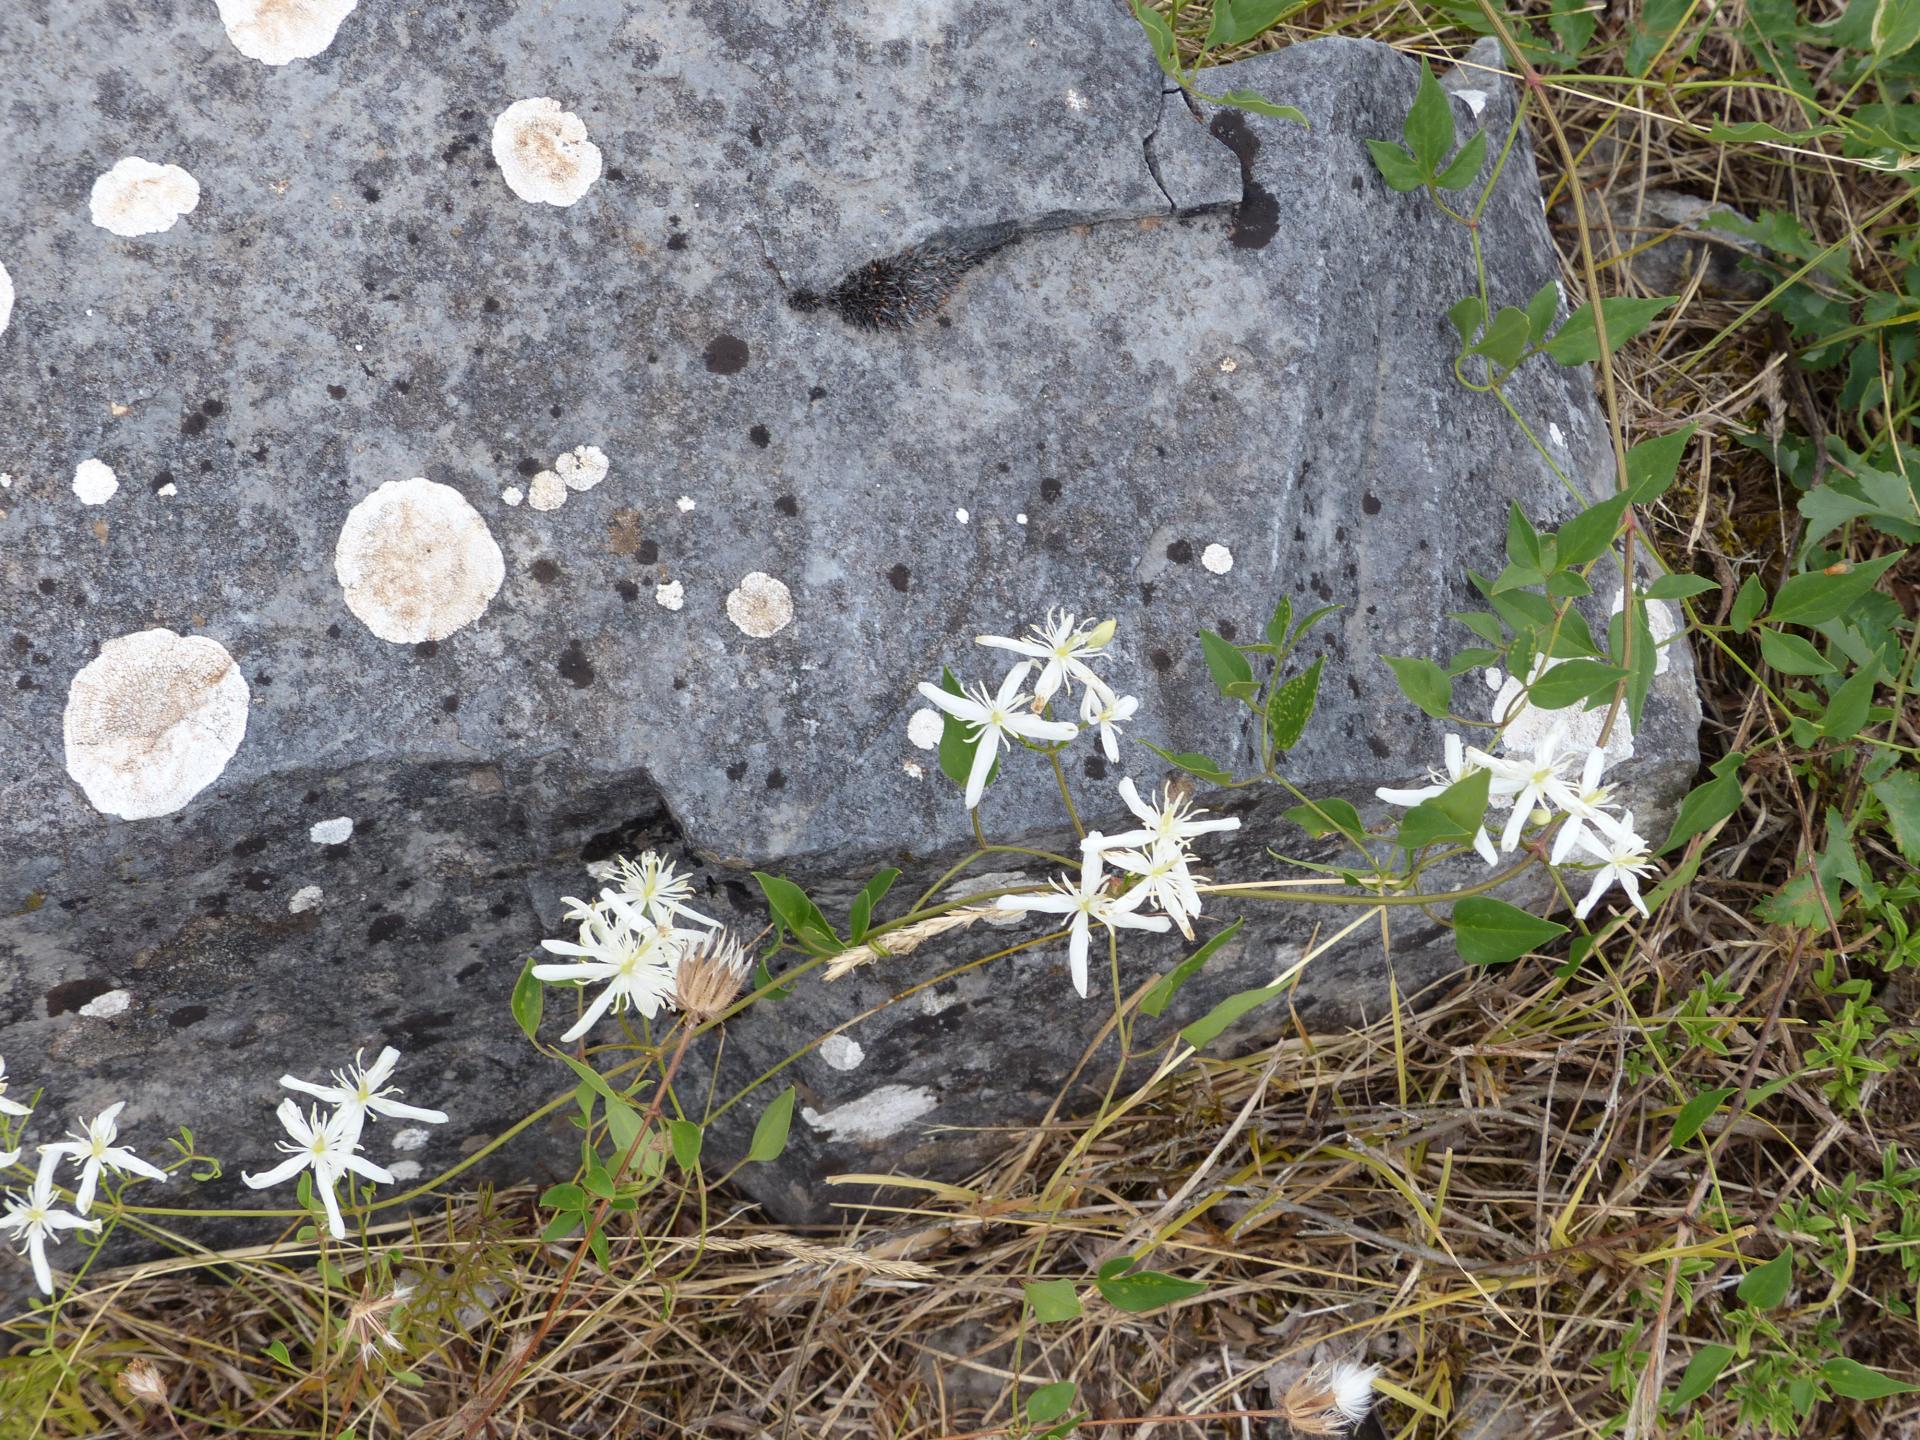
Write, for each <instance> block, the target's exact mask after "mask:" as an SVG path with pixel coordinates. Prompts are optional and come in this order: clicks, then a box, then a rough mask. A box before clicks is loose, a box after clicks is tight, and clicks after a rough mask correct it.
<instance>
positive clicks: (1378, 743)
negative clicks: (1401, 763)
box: [1367, 735, 1393, 760]
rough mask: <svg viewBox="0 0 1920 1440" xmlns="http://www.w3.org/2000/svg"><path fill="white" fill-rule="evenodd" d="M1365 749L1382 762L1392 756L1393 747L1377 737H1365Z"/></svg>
mask: <svg viewBox="0 0 1920 1440" xmlns="http://www.w3.org/2000/svg"><path fill="white" fill-rule="evenodd" d="M1367 748H1368V749H1369V750H1371V751H1372V752H1373V753H1374V754H1375V755H1377V756H1378V757H1379V758H1380V759H1382V760H1385V759H1386V758H1387V757H1388V756H1390V755H1392V754H1393V747H1392V746H1391V745H1389V744H1387V742H1386V741H1384V740H1382V739H1381V738H1380V737H1379V736H1378V735H1369V736H1367Z"/></svg>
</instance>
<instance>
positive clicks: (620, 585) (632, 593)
mask: <svg viewBox="0 0 1920 1440" xmlns="http://www.w3.org/2000/svg"><path fill="white" fill-rule="evenodd" d="M613 588H614V590H615V591H616V592H618V594H619V596H620V598H621V599H622V600H624V601H626V602H627V604H629V605H631V604H632V603H633V602H634V601H636V600H638V599H639V598H640V587H639V586H638V585H636V584H634V583H633V581H631V580H616V581H614V582H613Z"/></svg>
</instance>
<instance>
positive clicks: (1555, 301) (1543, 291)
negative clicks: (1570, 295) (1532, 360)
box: [1527, 280, 1560, 340]
mask: <svg viewBox="0 0 1920 1440" xmlns="http://www.w3.org/2000/svg"><path fill="white" fill-rule="evenodd" d="M1559 313H1560V287H1559V285H1558V284H1556V283H1555V282H1554V281H1552V280H1549V281H1547V283H1546V284H1544V285H1542V286H1541V287H1540V288H1539V289H1538V290H1536V291H1534V292H1533V296H1532V298H1531V299H1529V300H1528V301H1527V339H1529V340H1544V339H1546V338H1547V332H1548V331H1549V330H1551V329H1553V320H1554V317H1555V316H1556V315H1558V314H1559Z"/></svg>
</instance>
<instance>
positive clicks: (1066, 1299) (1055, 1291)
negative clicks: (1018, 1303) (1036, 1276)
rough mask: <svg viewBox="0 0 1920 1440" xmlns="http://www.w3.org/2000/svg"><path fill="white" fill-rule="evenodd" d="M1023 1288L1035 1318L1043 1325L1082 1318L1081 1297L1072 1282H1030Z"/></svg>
mask: <svg viewBox="0 0 1920 1440" xmlns="http://www.w3.org/2000/svg"><path fill="white" fill-rule="evenodd" d="M1021 1288H1022V1289H1024V1290H1025V1291H1026V1294H1027V1305H1028V1306H1029V1307H1030V1308H1031V1309H1032V1311H1033V1318H1034V1319H1035V1320H1038V1321H1039V1322H1040V1323H1041V1324H1042V1325H1058V1324H1060V1323H1061V1322H1063V1321H1066V1320H1078V1319H1079V1318H1080V1315H1081V1307H1080V1296H1079V1294H1078V1292H1077V1291H1076V1290H1075V1289H1074V1285H1073V1282H1072V1281H1071V1280H1029V1281H1028V1282H1027V1283H1026V1284H1025V1285H1024V1286H1022V1287H1021Z"/></svg>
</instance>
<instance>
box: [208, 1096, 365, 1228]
mask: <svg viewBox="0 0 1920 1440" xmlns="http://www.w3.org/2000/svg"><path fill="white" fill-rule="evenodd" d="M273 1113H274V1114H275V1115H277V1116H278V1117H279V1119H280V1124H281V1125H282V1126H283V1127H284V1128H285V1129H286V1132H287V1134H288V1135H290V1136H292V1137H293V1143H292V1144H289V1143H287V1141H285V1140H280V1141H276V1142H275V1144H274V1148H275V1149H277V1150H283V1151H285V1152H286V1154H287V1156H288V1158H287V1159H285V1160H283V1161H281V1162H280V1163H279V1164H278V1165H276V1166H274V1167H273V1168H272V1169H271V1170H269V1171H267V1172H266V1173H265V1174H261V1175H249V1174H246V1173H245V1172H244V1171H243V1172H242V1173H241V1176H240V1178H241V1180H243V1181H245V1182H246V1184H248V1185H249V1186H251V1187H252V1188H253V1189H255V1190H264V1189H266V1188H267V1187H268V1186H269V1185H278V1184H280V1183H281V1182H282V1181H286V1180H291V1179H292V1178H293V1177H294V1176H295V1175H298V1174H299V1173H300V1172H301V1171H302V1170H311V1171H313V1188H314V1189H315V1190H317V1191H319V1192H320V1203H321V1204H322V1205H324V1206H325V1207H326V1210H327V1233H328V1234H329V1235H331V1236H333V1238H334V1239H336V1240H344V1239H346V1238H347V1224H346V1221H345V1220H343V1219H341V1217H340V1202H339V1200H338V1199H337V1198H335V1196H334V1193H333V1187H334V1186H335V1185H336V1184H338V1183H339V1181H340V1179H341V1177H342V1176H344V1175H345V1174H346V1173H347V1172H348V1171H349V1170H351V1171H353V1172H354V1173H355V1174H356V1175H364V1176H366V1178H367V1179H369V1180H374V1181H377V1182H379V1183H380V1184H382V1185H391V1184H393V1173H392V1172H391V1171H389V1170H383V1169H381V1168H380V1167H379V1166H378V1165H376V1164H374V1163H373V1162H372V1161H371V1160H369V1159H367V1158H366V1157H365V1156H363V1155H359V1154H356V1153H355V1152H356V1151H358V1150H359V1148H360V1141H359V1138H358V1136H357V1135H356V1134H355V1133H354V1132H353V1131H352V1130H351V1129H350V1128H349V1127H350V1126H351V1124H352V1121H351V1120H350V1119H349V1118H348V1116H347V1115H346V1113H345V1112H344V1111H339V1110H336V1111H334V1113H333V1114H331V1115H329V1116H328V1117H327V1118H326V1119H324V1120H322V1119H321V1118H320V1112H319V1111H317V1110H315V1111H310V1112H309V1113H307V1114H305V1115H302V1114H301V1113H300V1107H299V1106H298V1105H296V1104H294V1103H293V1101H292V1100H282V1101H281V1102H280V1108H279V1109H278V1110H276V1111H274V1112H273Z"/></svg>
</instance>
